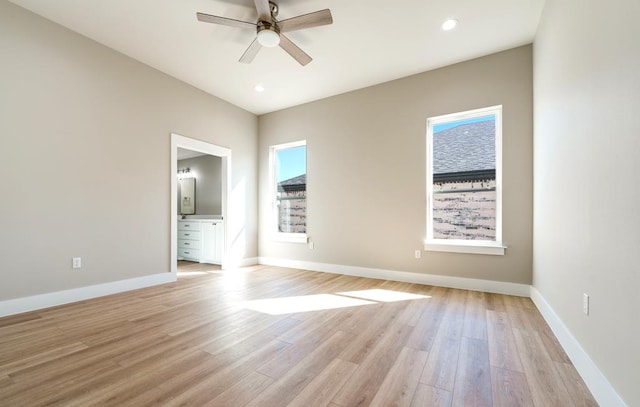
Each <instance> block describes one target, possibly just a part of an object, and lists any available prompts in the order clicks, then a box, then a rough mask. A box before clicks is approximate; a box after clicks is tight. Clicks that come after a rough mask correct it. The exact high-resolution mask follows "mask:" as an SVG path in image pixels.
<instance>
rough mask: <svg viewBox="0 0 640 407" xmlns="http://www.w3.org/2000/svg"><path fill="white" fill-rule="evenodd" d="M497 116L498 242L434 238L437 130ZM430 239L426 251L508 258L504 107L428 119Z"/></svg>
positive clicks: (428, 223) (427, 241) (428, 235)
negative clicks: (504, 218)
mask: <svg viewBox="0 0 640 407" xmlns="http://www.w3.org/2000/svg"><path fill="white" fill-rule="evenodd" d="M488 115H495V117H496V135H495V143H496V145H495V149H496V240H495V241H492V240H463V239H435V238H434V237H433V196H434V194H433V127H434V126H436V125H438V124H442V123H447V122H452V121H457V120H464V119H472V118H475V117H482V116H488ZM426 157H427V160H426V161H427V225H426V226H427V238H426V240H425V242H424V250H427V251H439V252H455V253H471V254H490V255H500V256H501V255H504V252H505V249H506V246H504V244H503V241H502V105H497V106H491V107H485V108H481V109H475V110H468V111H465V112H459V113H452V114H446V115H442V116H436V117H430V118H428V119H427V156H426Z"/></svg>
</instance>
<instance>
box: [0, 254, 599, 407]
mask: <svg viewBox="0 0 640 407" xmlns="http://www.w3.org/2000/svg"><path fill="white" fill-rule="evenodd" d="M179 270H180V273H179V274H180V277H179V281H178V282H177V283H173V284H167V285H162V286H157V287H152V288H146V289H142V290H137V291H131V292H128V293H123V294H117V295H112V296H109V297H102V298H98V299H93V300H88V301H83V302H79V303H75V304H70V305H64V306H59V307H55V308H50V309H45V310H41V311H35V312H31V313H27V314H21V315H17V316H12V317H6V318H1V319H0V405H2V406H29V407H31V406H40V405H61V406H91V405H112V406H146V405H166V406H175V405H181V406H182V405H185V406H186V405H189V406H231V407H236V406H238V407H239V406H245V405H247V406H255V407H270V406H304V407H310V406H332V407H348V406H369V405H371V406H385V407H386V406H492V405H493V406H563V407H566V406H593V405H597V404H596V402H595V401H594V399H593V398H592V396H591V394H590V393H589V391H588V390H587V388H586V387H585V385H584V383H583V382H582V380H581V379H580V376H579V375H578V373H577V372H576V370H575V369H574V367H573V365H572V364H571V362H570V361H569V359H568V358H567V356H566V355H565V353H564V352H563V350H562V348H561V347H560V346H559V344H558V342H557V340H556V338H555V337H554V335H553V334H552V332H551V331H550V329H549V327H548V326H547V325H546V323H545V322H544V320H543V319H542V317H541V315H540V314H539V313H538V312H537V310H536V309H535V307H534V305H533V303H532V302H531V301H530V300H529V299H526V298H519V297H511V296H505V295H496V294H487V293H480V292H474V291H465V290H454V289H447V288H440V287H431V286H423V285H417V284H408V283H398V282H391V281H381V280H371V279H364V278H356V277H349V276H339V275H332V274H323V273H314V272H308V271H301V270H292V269H283V268H276V267H265V266H256V267H252V268H245V269H240V270H235V271H228V272H221V271H220V270H217V269H216V268H215V267H213V266H208V265H200V264H194V263H188V262H181V264H180V266H179ZM332 307H333V308H332ZM327 308H328V309H327Z"/></svg>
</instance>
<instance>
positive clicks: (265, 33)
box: [196, 0, 333, 66]
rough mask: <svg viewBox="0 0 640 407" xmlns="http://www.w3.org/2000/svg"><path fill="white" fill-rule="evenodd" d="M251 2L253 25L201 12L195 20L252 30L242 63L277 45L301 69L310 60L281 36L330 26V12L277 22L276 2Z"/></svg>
mask: <svg viewBox="0 0 640 407" xmlns="http://www.w3.org/2000/svg"><path fill="white" fill-rule="evenodd" d="M254 3H255V5H256V10H257V11H258V20H257V22H255V23H252V22H249V21H241V20H235V19H232V18H227V17H220V16H214V15H211V14H205V13H196V16H197V17H198V21H202V22H205V23H213V24H222V25H227V26H231V27H239V28H251V29H254V30H256V33H257V35H256V39H254V40H253V42H252V43H251V45H249V48H247V50H246V51H245V52H244V54H242V56H241V57H240V62H242V63H245V64H250V63H251V61H253V59H254V58H255V56H256V55H257V54H258V51H260V48H262V47H268V48H272V47H276V46H278V45H280V48H282V49H283V50H285V51H286V52H287V53H288V54H289V55H291V56H292V57H293V58H294V59H295V60H296V61H298V62H299V63H300V65H302V66H304V65H306V64H308V63H309V62H311V57H310V56H309V55H307V53H305V52H304V51H303V50H302V49H300V47H298V46H297V45H296V44H294V43H293V42H291V40H290V39H289V38H287V37H286V36H285V35H284V34H283V33H286V32H291V31H296V30H302V29H304V28H311V27H318V26H321V25H327V24H331V23H333V17H332V16H331V10H329V9H324V10H320V11H315V12H313V13H309V14H303V15H300V16H297V17H292V18H288V19H286V20H281V21H278V20H277V19H276V17H277V16H278V5H277V4H276V3H274V2H272V1H269V0H254Z"/></svg>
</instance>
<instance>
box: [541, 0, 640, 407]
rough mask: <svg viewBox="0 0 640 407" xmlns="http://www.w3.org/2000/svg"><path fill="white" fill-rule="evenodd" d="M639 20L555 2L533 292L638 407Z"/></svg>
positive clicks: (631, 1)
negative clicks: (585, 297) (586, 309)
mask: <svg viewBox="0 0 640 407" xmlns="http://www.w3.org/2000/svg"><path fill="white" fill-rule="evenodd" d="M638 15H640V2H638V1H636V0H613V1H609V2H606V3H604V2H601V1H596V0H586V1H585V0H562V1H560V0H547V3H546V6H545V10H544V13H543V16H542V21H541V23H540V26H539V29H538V35H537V37H536V41H535V55H534V60H535V65H534V74H535V145H534V155H535V166H534V167H535V201H534V207H535V213H534V218H535V226H534V267H533V270H534V272H533V283H534V286H535V287H536V288H537V289H538V290H539V291H540V293H541V294H542V295H543V296H544V297H545V298H546V300H547V301H548V302H549V304H550V305H551V306H552V307H553V308H554V310H555V311H556V313H557V314H558V315H559V317H560V318H561V319H562V321H563V322H564V323H565V325H566V326H567V327H568V328H569V330H570V331H571V332H572V334H573V335H574V336H575V337H576V338H577V339H578V341H579V342H580V344H581V345H582V347H583V348H584V350H585V351H586V352H587V353H588V354H589V355H590V357H591V358H592V360H593V361H594V362H595V363H596V364H597V365H598V367H599V368H600V370H601V371H602V372H603V373H604V375H605V376H606V377H607V378H608V380H609V381H610V382H611V384H612V385H613V387H614V388H615V389H616V390H617V391H618V393H619V394H620V395H621V396H622V397H623V398H624V400H625V401H626V403H627V404H628V405H629V406H640V387H639V386H638V383H639V381H638V377H639V374H638V366H640V351H639V350H638V349H639V348H638V344H640V316H639V312H638V310H639V309H640V308H639V307H638V304H637V300H638V299H639V298H640V271H639V270H640V268H639V267H638V249H639V248H640V234H639V232H638V230H639V227H640V210H639V208H640V189H638V180H639V178H638V175H639V174H640V160H639V157H640V134H639V132H638V130H639V129H640V115H639V114H638V113H639V112H640V47H639V45H638V44H639V43H638V39H639V38H640V26H638V23H637V17H638ZM583 293H588V294H589V295H590V299H591V312H590V315H589V316H588V317H587V316H585V315H584V314H583V313H582V294H583Z"/></svg>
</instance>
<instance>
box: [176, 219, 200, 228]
mask: <svg viewBox="0 0 640 407" xmlns="http://www.w3.org/2000/svg"><path fill="white" fill-rule="evenodd" d="M178 230H200V222H189V221H183V220H180V221H178Z"/></svg>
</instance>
